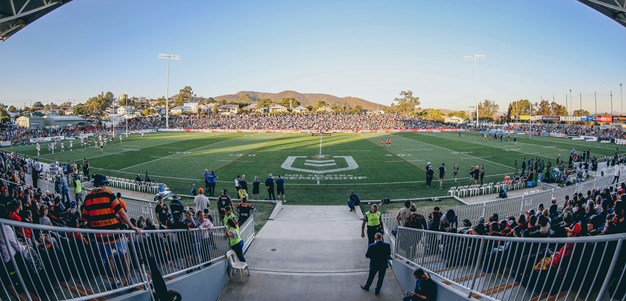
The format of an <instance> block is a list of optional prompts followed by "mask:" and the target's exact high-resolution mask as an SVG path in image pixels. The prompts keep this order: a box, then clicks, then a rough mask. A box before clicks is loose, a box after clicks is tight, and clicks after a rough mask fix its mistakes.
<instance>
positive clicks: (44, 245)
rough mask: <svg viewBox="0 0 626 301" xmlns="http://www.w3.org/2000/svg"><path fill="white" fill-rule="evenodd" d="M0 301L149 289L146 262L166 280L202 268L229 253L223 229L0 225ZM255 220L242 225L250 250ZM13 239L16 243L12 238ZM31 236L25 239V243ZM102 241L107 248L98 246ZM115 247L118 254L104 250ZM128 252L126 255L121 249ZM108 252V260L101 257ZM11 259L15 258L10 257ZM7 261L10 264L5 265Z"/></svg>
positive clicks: (85, 296)
mask: <svg viewBox="0 0 626 301" xmlns="http://www.w3.org/2000/svg"><path fill="white" fill-rule="evenodd" d="M0 227H2V229H3V230H4V231H2V233H1V234H0V250H2V253H3V254H9V253H5V252H4V251H5V250H6V246H7V243H6V242H12V241H13V242H15V243H10V244H11V245H12V247H11V248H10V249H11V250H15V251H16V252H13V251H11V255H12V256H9V258H5V260H0V281H1V286H0V300H29V301H32V300H70V299H71V300H93V299H99V298H111V297H114V296H117V295H120V294H122V293H127V292H129V291H130V290H148V289H150V288H149V285H148V278H147V276H146V273H147V272H148V273H149V270H150V267H149V265H148V257H149V256H150V257H153V258H154V259H155V262H156V266H157V268H158V269H159V270H160V272H161V274H162V275H163V277H165V278H172V277H176V276H178V275H182V274H186V273H187V272H190V271H193V270H196V269H201V268H203V267H205V266H206V265H208V264H210V263H211V262H213V261H216V260H220V259H222V258H224V255H225V254H226V252H227V251H228V250H229V249H230V247H229V244H228V239H226V237H225V235H224V227H214V228H212V229H192V230H144V231H142V232H141V234H136V233H135V232H134V231H121V230H120V231H102V230H91V229H76V228H62V227H49V226H42V225H37V224H26V223H21V222H15V221H11V220H4V219H2V220H0ZM254 235H255V233H254V218H252V217H251V218H249V219H248V221H246V223H245V224H244V225H243V226H242V230H241V236H242V239H243V240H244V241H245V242H246V245H247V246H249V245H250V243H251V242H252V240H253V239H254ZM14 237H16V238H17V240H14V239H13V238H14ZM28 237H30V238H28ZM99 242H106V243H109V244H108V245H107V244H100V243H99ZM111 244H115V245H117V246H118V247H119V249H117V251H112V249H110V248H107V247H106V246H110V245H111ZM124 248H125V249H127V252H126V255H124V254H123V252H121V251H120V250H122V249H124ZM107 250H109V251H112V252H111V255H110V256H107V255H105V253H103V251H104V252H106V251H107ZM13 254H14V255H13ZM6 259H9V260H6Z"/></svg>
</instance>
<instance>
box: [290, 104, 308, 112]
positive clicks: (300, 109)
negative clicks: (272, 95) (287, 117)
mask: <svg viewBox="0 0 626 301" xmlns="http://www.w3.org/2000/svg"><path fill="white" fill-rule="evenodd" d="M293 112H294V113H308V112H309V109H307V108H306V107H303V106H297V107H296V108H295V109H293Z"/></svg>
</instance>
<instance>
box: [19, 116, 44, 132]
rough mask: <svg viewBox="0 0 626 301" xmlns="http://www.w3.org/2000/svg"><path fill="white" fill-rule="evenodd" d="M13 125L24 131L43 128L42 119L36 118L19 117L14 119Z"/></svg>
mask: <svg viewBox="0 0 626 301" xmlns="http://www.w3.org/2000/svg"><path fill="white" fill-rule="evenodd" d="M15 123H16V124H17V126H18V127H20V128H26V129H42V128H43V127H44V119H43V117H37V116H21V117H17V118H16V119H15Z"/></svg>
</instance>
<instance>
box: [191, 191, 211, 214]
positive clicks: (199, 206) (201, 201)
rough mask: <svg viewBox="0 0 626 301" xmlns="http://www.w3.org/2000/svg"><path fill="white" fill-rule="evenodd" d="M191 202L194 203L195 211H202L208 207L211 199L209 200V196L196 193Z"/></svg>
mask: <svg viewBox="0 0 626 301" xmlns="http://www.w3.org/2000/svg"><path fill="white" fill-rule="evenodd" d="M193 202H194V203H195V204H196V212H198V211H203V210H204V209H207V208H209V206H210V205H211V201H209V198H207V197H206V196H204V195H203V194H199V195H196V197H194V198H193Z"/></svg>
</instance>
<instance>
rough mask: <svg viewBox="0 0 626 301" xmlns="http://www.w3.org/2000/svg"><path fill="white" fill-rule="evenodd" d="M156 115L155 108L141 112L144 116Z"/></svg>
mask: <svg viewBox="0 0 626 301" xmlns="http://www.w3.org/2000/svg"><path fill="white" fill-rule="evenodd" d="M156 113H157V110H156V109H155V108H147V109H145V110H143V111H141V114H142V115H143V116H152V115H154V114H156Z"/></svg>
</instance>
